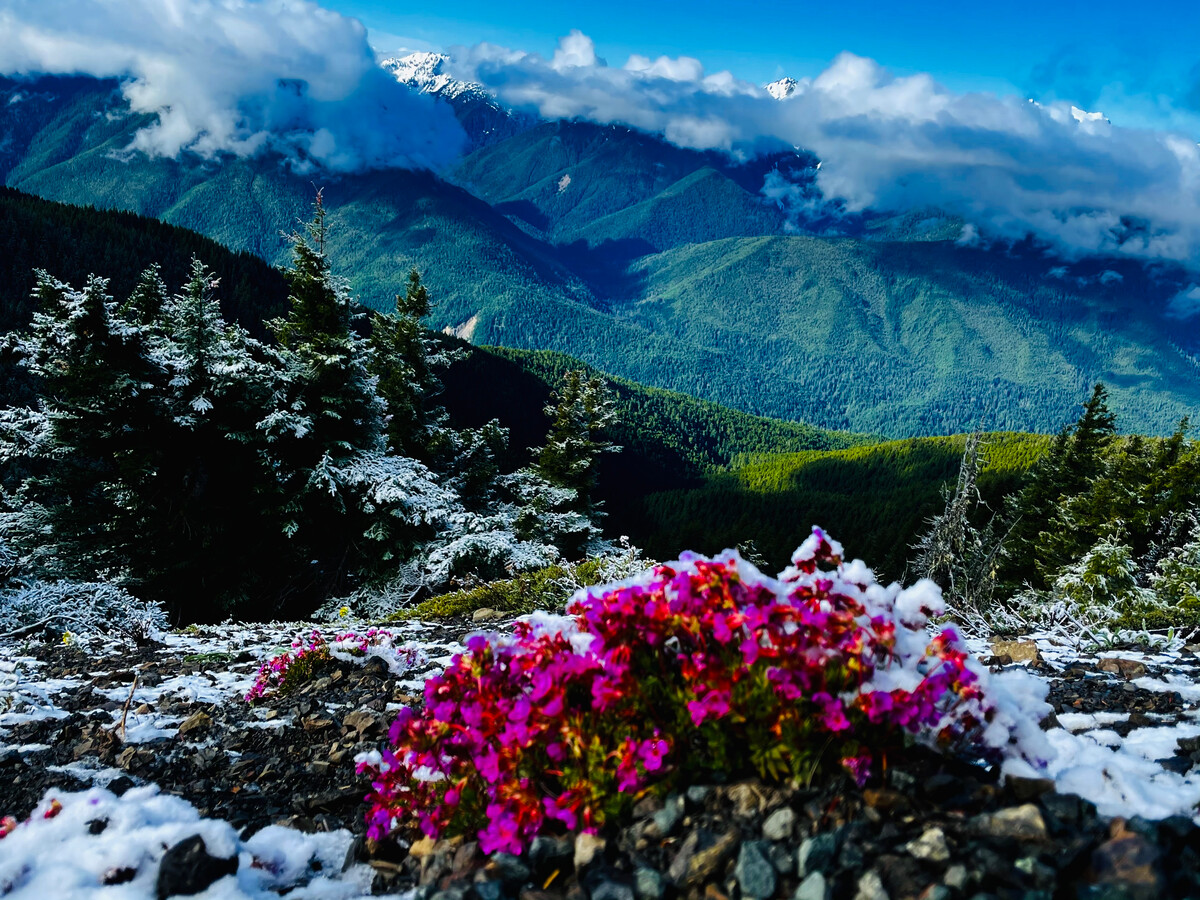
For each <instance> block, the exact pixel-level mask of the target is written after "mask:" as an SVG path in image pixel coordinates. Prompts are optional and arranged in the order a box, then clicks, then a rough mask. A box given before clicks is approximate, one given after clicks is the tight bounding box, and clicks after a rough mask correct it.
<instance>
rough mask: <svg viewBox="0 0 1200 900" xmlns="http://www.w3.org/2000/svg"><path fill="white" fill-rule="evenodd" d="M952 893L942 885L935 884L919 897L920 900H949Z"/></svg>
mask: <svg viewBox="0 0 1200 900" xmlns="http://www.w3.org/2000/svg"><path fill="white" fill-rule="evenodd" d="M953 896H954V893H953V892H952V891H951V890H950V888H948V887H946V886H945V885H944V884H935V885H933V886H932V887H930V888H929V889H928V890H927V891H925V893H923V894H922V895H921V900H950V898H952V897H953Z"/></svg>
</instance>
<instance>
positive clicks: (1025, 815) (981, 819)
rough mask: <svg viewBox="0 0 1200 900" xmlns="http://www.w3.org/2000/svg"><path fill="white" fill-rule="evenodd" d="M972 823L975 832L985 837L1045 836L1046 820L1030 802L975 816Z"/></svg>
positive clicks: (1026, 837)
mask: <svg viewBox="0 0 1200 900" xmlns="http://www.w3.org/2000/svg"><path fill="white" fill-rule="evenodd" d="M972 825H973V827H974V830H975V831H976V833H978V834H982V835H986V836H987V837H997V838H1016V839H1017V840H1021V841H1037V840H1043V839H1044V838H1045V837H1046V821H1045V819H1043V818H1042V813H1041V810H1039V809H1038V808H1037V807H1036V806H1034V805H1033V804H1032V803H1026V804H1023V805H1022V806H1013V807H1009V808H1008V809H1001V810H997V811H996V812H994V813H991V814H990V815H983V816H977V817H976V818H975V819H974V821H973V823H972Z"/></svg>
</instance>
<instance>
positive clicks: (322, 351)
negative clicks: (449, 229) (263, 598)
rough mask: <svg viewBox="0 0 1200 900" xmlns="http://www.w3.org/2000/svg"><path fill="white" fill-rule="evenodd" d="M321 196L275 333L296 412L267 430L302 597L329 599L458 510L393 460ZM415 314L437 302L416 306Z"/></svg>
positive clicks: (429, 482)
mask: <svg viewBox="0 0 1200 900" xmlns="http://www.w3.org/2000/svg"><path fill="white" fill-rule="evenodd" d="M327 216H328V214H327V212H326V210H325V206H324V203H323V202H322V197H321V194H320V192H318V193H317V198H316V201H315V203H314V207H313V221H312V222H311V223H310V224H309V225H308V226H307V228H306V229H305V231H304V232H303V233H297V234H294V235H292V246H293V262H292V267H291V269H289V270H288V271H287V272H286V273H285V274H286V277H287V280H288V284H289V286H290V288H291V295H290V302H291V310H290V312H289V313H288V315H287V316H286V317H285V318H284V319H282V320H277V321H275V322H273V323H271V324H272V329H273V330H274V332H275V334H276V336H277V337H278V339H279V342H280V344H281V346H282V348H283V356H284V359H285V360H286V362H287V365H288V375H287V377H288V381H289V382H290V390H289V392H288V402H286V403H285V404H283V406H282V407H281V408H280V409H279V410H278V411H277V413H276V414H275V415H274V416H273V417H271V419H270V420H269V421H267V422H265V423H264V425H265V427H266V428H267V430H268V431H269V432H270V434H271V435H272V436H273V437H274V438H275V440H276V443H275V446H274V448H273V451H272V452H273V455H274V456H275V457H276V459H277V462H276V471H277V472H279V473H280V479H281V485H280V486H281V490H282V491H283V493H284V494H285V496H286V497H287V498H288V504H287V507H286V512H287V515H286V520H285V526H284V527H285V530H286V532H287V533H288V534H289V535H291V536H292V538H293V542H292V543H293V557H294V559H295V571H296V572H297V576H296V579H295V583H294V585H293V590H294V591H295V592H296V593H297V594H298V595H299V596H305V597H309V598H313V597H323V596H325V595H327V594H328V593H329V591H331V590H334V589H340V587H341V586H343V585H344V584H345V583H346V582H347V580H348V579H351V578H354V577H358V576H362V575H367V574H378V573H380V572H381V571H383V569H384V567H386V566H391V565H394V564H395V562H396V561H397V560H400V559H405V558H408V557H409V556H411V555H412V554H414V553H416V552H417V551H418V550H419V549H420V547H421V545H422V544H423V542H424V541H426V540H428V539H429V538H431V537H432V535H433V533H434V532H435V531H436V530H437V529H438V528H439V527H441V526H442V525H443V524H444V523H445V521H446V520H447V518H448V517H450V516H452V514H453V513H454V511H455V510H456V509H457V508H458V500H457V497H456V496H455V494H454V492H453V490H451V489H449V488H447V487H444V486H442V485H441V484H439V483H438V480H437V477H436V475H435V474H434V473H433V472H432V471H430V469H429V468H428V467H427V466H425V465H424V464H423V463H421V462H420V461H418V460H415V459H412V458H411V457H409V456H405V455H402V454H400V453H394V454H389V453H388V452H387V439H386V433H385V422H384V413H385V410H386V407H385V404H384V402H383V401H382V400H381V399H380V397H379V395H378V393H377V391H376V379H375V377H374V376H372V375H371V373H370V371H369V370H368V360H369V357H370V352H369V348H368V347H367V343H366V341H364V340H363V339H362V338H360V337H359V336H358V335H357V334H356V333H355V332H354V330H353V328H352V327H351V325H352V322H351V301H350V297H349V293H348V292H347V289H346V287H345V285H343V284H341V283H340V282H338V281H337V280H336V279H335V278H334V276H333V274H332V271H331V267H330V261H329V259H328V257H327V255H326V249H325V248H326V243H327V236H328V226H327V221H326V220H327ZM413 302H414V308H415V307H416V306H417V305H419V304H420V303H421V302H427V298H424V300H422V298H421V297H416V298H414V301H413Z"/></svg>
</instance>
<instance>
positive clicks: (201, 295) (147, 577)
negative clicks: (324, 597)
mask: <svg viewBox="0 0 1200 900" xmlns="http://www.w3.org/2000/svg"><path fill="white" fill-rule="evenodd" d="M217 285H218V282H217V280H216V279H215V277H214V276H213V275H212V273H211V272H209V271H208V269H207V268H206V267H205V266H204V265H203V264H202V263H201V262H200V261H199V260H193V263H192V271H191V278H190V280H189V281H188V283H187V285H186V286H185V287H184V289H183V290H182V291H181V292H180V293H178V294H175V295H174V296H172V297H170V298H169V299H168V300H166V302H165V303H164V304H163V305H162V308H161V310H160V315H159V317H158V321H157V322H156V326H157V328H156V330H155V332H154V334H153V350H154V353H155V356H156V358H157V359H158V360H159V361H160V364H161V365H162V367H163V368H164V369H166V371H167V372H169V373H170V376H171V377H170V382H169V391H168V398H169V400H168V402H169V421H168V422H167V424H166V427H164V428H161V429H160V432H161V433H162V435H163V437H162V441H163V444H162V447H161V449H160V453H159V464H158V469H157V472H156V477H155V480H154V483H153V484H152V485H149V486H148V490H147V491H146V492H145V493H144V494H143V495H142V496H141V497H139V498H138V505H139V508H140V509H141V510H142V517H143V521H144V529H145V534H146V535H147V538H146V541H145V542H144V543H143V545H142V547H141V548H140V550H139V552H138V554H137V555H136V556H135V570H136V571H137V572H138V573H139V575H140V583H141V585H143V590H144V591H145V592H147V593H148V594H149V595H150V596H154V597H161V598H164V600H165V602H167V603H168V606H169V607H171V608H172V609H174V610H176V611H179V610H181V609H186V613H185V615H186V617H187V618H198V617H211V616H214V615H217V614H220V613H221V612H223V611H227V610H230V609H233V608H235V607H240V608H242V609H244V608H245V607H246V605H247V604H248V603H250V602H259V603H268V604H270V603H273V602H274V600H275V591H276V587H275V585H276V584H277V583H278V580H279V578H280V572H279V570H278V569H276V568H275V566H276V565H277V560H279V559H280V558H281V555H282V551H283V549H284V547H283V539H282V535H281V512H280V510H281V505H282V498H281V497H280V495H279V494H278V490H277V487H278V485H277V482H276V479H275V469H274V467H273V466H272V464H271V458H270V450H271V447H270V445H269V444H268V442H267V441H266V439H265V436H264V434H263V432H262V431H261V429H260V428H259V427H258V425H259V423H260V422H261V421H262V420H263V419H264V418H265V417H268V416H270V415H272V414H273V412H274V409H275V406H276V403H277V402H278V400H279V398H280V396H281V392H282V390H283V387H284V381H283V373H282V362H281V360H280V358H279V357H278V355H277V354H275V353H273V352H272V351H270V350H269V349H268V348H266V347H265V346H263V345H262V344H260V343H259V342H258V341H255V340H253V339H252V338H251V337H250V336H249V335H248V334H247V333H246V331H245V330H244V329H242V328H240V327H238V326H235V325H229V324H227V323H226V322H225V320H224V318H223V317H222V316H221V311H220V305H219V303H218V301H217V298H216V294H215V290H216V288H217Z"/></svg>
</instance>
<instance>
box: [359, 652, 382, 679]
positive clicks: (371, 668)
mask: <svg viewBox="0 0 1200 900" xmlns="http://www.w3.org/2000/svg"><path fill="white" fill-rule="evenodd" d="M363 674H364V675H370V676H371V677H372V678H387V677H388V664H387V663H386V662H384V661H383V660H382V659H381V658H379V657H378V656H372V657H370V658H369V659H368V660H367V661H366V663H364V664H363Z"/></svg>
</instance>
